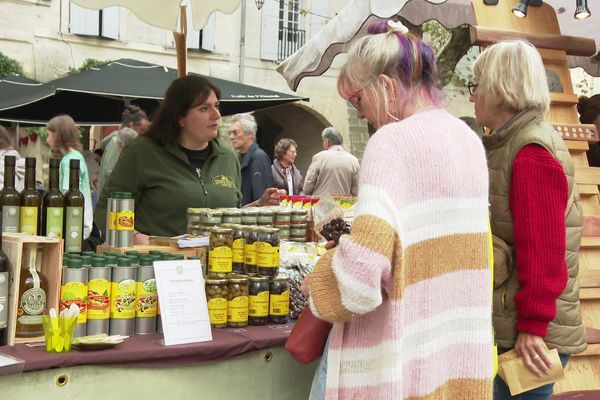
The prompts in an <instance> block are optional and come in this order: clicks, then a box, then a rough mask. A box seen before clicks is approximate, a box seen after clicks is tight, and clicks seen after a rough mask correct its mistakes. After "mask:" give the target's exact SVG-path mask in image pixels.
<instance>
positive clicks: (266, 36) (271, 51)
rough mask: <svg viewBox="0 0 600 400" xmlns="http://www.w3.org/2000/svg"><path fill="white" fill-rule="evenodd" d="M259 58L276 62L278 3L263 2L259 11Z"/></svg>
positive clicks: (272, 1) (268, 0) (273, 1)
mask: <svg viewBox="0 0 600 400" xmlns="http://www.w3.org/2000/svg"><path fill="white" fill-rule="evenodd" d="M260 14H261V30H260V58H261V59H263V60H275V61H276V60H277V35H278V32H279V1H278V0H265V3H264V5H263V6H262V8H261V10H260Z"/></svg>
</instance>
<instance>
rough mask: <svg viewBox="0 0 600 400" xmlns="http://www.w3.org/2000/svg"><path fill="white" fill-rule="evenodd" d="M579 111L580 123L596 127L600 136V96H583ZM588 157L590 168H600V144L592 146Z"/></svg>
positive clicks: (578, 106)
mask: <svg viewBox="0 0 600 400" xmlns="http://www.w3.org/2000/svg"><path fill="white" fill-rule="evenodd" d="M577 111H578V112H579V122H581V123H582V124H594V125H596V132H597V133H598V134H600V94H596V95H593V96H592V97H589V98H588V97H586V96H581V97H580V98H579V103H578V104H577ZM587 156H588V163H589V164H590V167H600V144H599V143H594V144H592V145H591V146H590V150H589V151H588V153H587Z"/></svg>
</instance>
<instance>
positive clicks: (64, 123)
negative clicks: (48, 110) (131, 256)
mask: <svg viewBox="0 0 600 400" xmlns="http://www.w3.org/2000/svg"><path fill="white" fill-rule="evenodd" d="M46 129H48V138H47V139H46V141H47V142H48V145H49V146H50V148H51V149H52V153H53V154H54V156H55V157H58V158H60V159H61V161H60V180H59V185H60V190H61V191H62V192H63V193H66V192H68V191H69V163H70V161H71V160H79V190H80V191H81V192H82V193H83V196H84V197H85V204H84V210H83V238H84V239H87V238H88V237H89V236H90V233H91V232H92V224H93V221H94V211H93V209H92V193H91V190H90V179H89V174H88V169H87V164H86V162H85V158H83V155H82V154H81V150H82V146H81V140H80V139H79V136H80V132H79V128H78V127H77V125H76V124H75V121H74V120H73V118H71V117H70V116H68V115H59V116H57V117H54V118H52V119H51V120H50V121H48V124H47V125H46Z"/></svg>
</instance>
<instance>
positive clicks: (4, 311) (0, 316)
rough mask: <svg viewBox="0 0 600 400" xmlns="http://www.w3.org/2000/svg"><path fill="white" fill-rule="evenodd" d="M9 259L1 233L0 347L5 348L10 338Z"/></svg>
mask: <svg viewBox="0 0 600 400" xmlns="http://www.w3.org/2000/svg"><path fill="white" fill-rule="evenodd" d="M9 273H10V271H9V267H8V257H6V254H4V252H3V251H2V233H0V346H4V345H5V344H6V343H7V341H8V338H7V337H6V334H7V332H8V284H9Z"/></svg>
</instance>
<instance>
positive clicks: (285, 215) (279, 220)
mask: <svg viewBox="0 0 600 400" xmlns="http://www.w3.org/2000/svg"><path fill="white" fill-rule="evenodd" d="M291 220H292V210H290V209H288V208H283V207H280V208H279V209H278V210H277V213H276V214H275V226H277V228H279V225H289V224H290V221H291Z"/></svg>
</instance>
